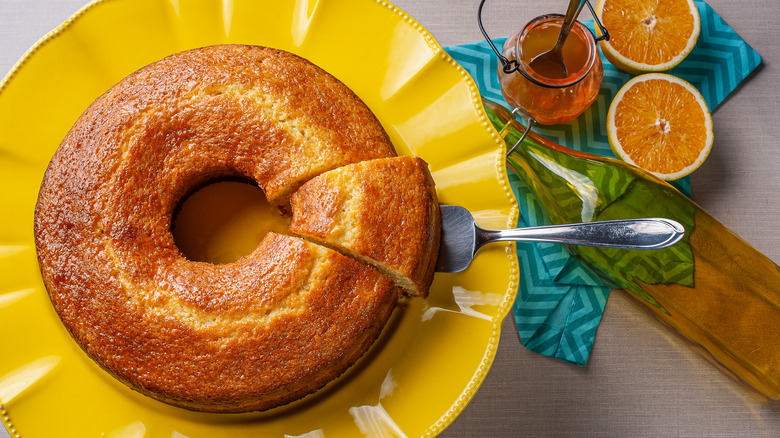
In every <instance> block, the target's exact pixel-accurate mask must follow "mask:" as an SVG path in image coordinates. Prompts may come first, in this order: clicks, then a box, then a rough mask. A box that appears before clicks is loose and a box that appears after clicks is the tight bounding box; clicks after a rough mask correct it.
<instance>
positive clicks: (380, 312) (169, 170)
mask: <svg viewBox="0 0 780 438" xmlns="http://www.w3.org/2000/svg"><path fill="white" fill-rule="evenodd" d="M393 156H395V151H394V149H393V146H392V144H391V142H390V140H389V139H388V136H387V135H386V133H385V131H384V130H383V128H382V126H381V125H380V123H379V122H378V121H377V119H376V118H375V117H374V115H373V114H372V113H371V111H370V110H369V109H368V108H367V107H366V105H365V104H364V103H363V102H362V101H361V100H360V99H359V98H358V97H357V96H356V95H355V94H354V93H353V92H352V91H350V90H349V89H348V88H347V87H346V86H345V85H344V84H342V83H341V82H339V81H338V80H337V79H336V78H334V77H333V76H331V75H330V74H328V73H326V72H325V71H323V70H322V69H320V68H318V67H317V66H315V65H314V64H312V63H310V62H309V61H307V60H305V59H303V58H300V57H298V56H296V55H293V54H290V53H287V52H284V51H281V50H276V49H270V48H264V47H255V46H237V45H223V46H212V47H206V48H201V49H195V50H190V51H186V52H181V53H178V54H175V55H172V56H169V57H167V58H165V59H163V60H161V61H159V62H156V63H154V64H150V65H149V66H147V67H144V68H142V69H140V70H138V71H137V72H135V73H133V74H131V75H130V76H128V77H127V78H125V79H123V80H122V81H120V82H119V83H118V84H117V85H116V86H114V87H113V88H111V89H110V90H108V91H107V92H106V93H105V94H104V95H102V96H101V97H99V98H98V99H97V100H96V101H95V102H94V103H93V104H92V105H91V106H90V107H89V108H88V109H87V110H86V111H85V113H84V114H83V115H82V116H81V117H80V118H79V119H78V121H77V122H76V123H75V125H74V126H73V127H72V129H71V130H70V131H69V132H68V134H67V136H66V137H65V139H64V140H63V141H62V143H61V144H60V146H59V148H58V149H57V151H56V153H55V154H54V156H53V158H52V160H51V162H50V164H49V166H48V168H47V170H46V173H45V175H44V178H43V183H42V186H41V189H40V193H39V197H38V203H37V205H36V210H35V242H36V247H37V251H38V260H39V264H40V268H41V273H42V277H43V281H44V283H45V285H46V288H47V290H48V293H49V296H50V298H51V302H52V304H53V306H54V309H55V310H56V312H57V313H58V315H59V317H60V319H61V320H62V322H63V324H64V326H65V327H66V329H67V330H68V331H69V332H70V333H71V335H72V336H73V338H74V339H75V340H76V342H77V343H78V344H79V345H80V346H81V348H82V349H83V350H84V351H85V352H86V353H87V354H88V355H89V356H90V357H92V358H93V359H94V360H95V361H96V362H97V363H98V364H100V366H101V367H102V368H104V369H105V370H106V371H108V372H109V373H111V374H112V375H114V376H115V377H116V378H118V379H119V380H121V381H123V382H124V383H126V384H127V385H129V386H130V387H131V388H133V389H135V390H138V391H140V392H142V393H144V394H147V395H149V396H151V397H154V398H156V399H158V400H162V401H164V402H167V403H170V404H173V405H176V406H180V407H184V408H188V409H193V410H201V411H209V412H245V411H252V410H264V409H269V408H273V407H276V406H279V405H282V404H285V403H288V402H290V401H292V400H295V399H297V398H300V397H302V396H304V395H306V394H309V393H311V392H313V391H315V390H317V389H318V388H320V387H322V386H323V385H325V384H326V383H327V382H328V381H330V380H332V379H334V378H336V377H337V376H339V375H340V374H341V373H343V372H344V371H345V370H346V369H347V368H348V367H349V366H350V365H351V364H353V363H354V362H355V361H356V360H357V359H358V358H359V357H360V356H361V355H363V354H364V353H365V352H366V351H367V349H368V348H369V346H370V345H371V344H372V343H373V342H374V340H375V339H376V338H377V337H378V335H379V333H380V331H381V330H382V327H383V326H384V325H385V323H386V321H387V320H388V318H389V316H390V314H391V312H392V310H393V308H394V307H395V304H396V302H397V298H398V294H399V290H398V288H397V286H396V285H395V284H394V282H393V280H392V279H390V278H389V277H387V276H386V275H384V274H382V273H380V272H379V271H377V270H375V269H374V268H372V267H370V266H368V265H366V264H364V263H361V262H359V261H356V260H354V259H352V258H350V257H347V256H346V255H343V254H340V253H339V252H338V251H335V250H333V249H329V248H327V247H324V246H321V245H318V244H316V243H312V242H309V241H307V240H304V239H301V238H299V237H292V236H288V235H281V234H276V233H272V232H269V233H268V234H267V235H266V236H265V238H264V239H263V240H262V242H261V243H260V245H259V246H258V247H257V248H256V249H255V250H254V251H253V252H251V253H250V254H249V255H246V256H244V257H242V258H239V259H238V260H237V261H235V262H231V263H222V264H210V263H205V262H196V261H192V260H188V259H187V258H186V257H184V256H183V255H182V253H181V251H180V250H179V248H177V246H176V244H175V243H174V240H173V236H172V233H171V226H172V217H173V215H174V214H175V210H176V209H177V206H178V204H179V203H180V202H181V200H182V198H184V197H185V196H186V195H188V194H190V193H192V192H193V191H194V190H196V189H198V188H199V187H201V186H202V185H203V184H205V183H207V182H210V181H214V180H217V179H220V178H236V177H238V178H243V179H248V180H252V181H255V182H256V183H257V184H258V186H259V187H260V188H261V189H262V190H263V192H264V193H265V195H266V196H267V198H268V200H269V201H270V202H271V203H272V204H273V205H275V206H276V207H278V208H279V210H280V211H283V212H286V211H289V198H290V194H292V193H293V192H295V191H296V190H297V189H298V188H299V187H300V186H301V185H302V184H304V183H305V182H306V181H308V180H311V179H312V178H315V177H316V176H317V175H320V174H322V173H323V172H327V171H329V170H332V169H337V168H341V167H343V166H346V165H350V164H352V163H359V162H363V161H367V160H376V159H382V158H389V157H393ZM369 162H371V161H369ZM416 163H418V164H416V165H417V166H419V165H420V164H419V162H416ZM393 169H395V168H392V169H390V168H388V170H387V171H388V172H394V171H395V170H393ZM399 169H400V168H399ZM426 171H427V170H426ZM382 178H385V179H386V178H388V177H387V176H382ZM420 181H422V182H424V183H425V188H424V190H425V191H428V192H430V191H431V190H432V188H431V186H430V179H428V180H426V181H423V180H420ZM404 187H407V188H408V186H406V185H405V186H404ZM394 192H395V191H394ZM402 199H405V198H402ZM402 199H399V202H403V200H402ZM429 207H430V206H429ZM399 208H400V206H399ZM414 208H417V207H414ZM426 214H427V216H425V218H426V219H425V220H431V221H432V220H433V219H434V216H433V214H432V213H431V212H426ZM429 225H430V224H429ZM350 226H352V225H350ZM358 226H359V227H366V226H371V225H369V224H366V223H363V222H361V223H359V224H358ZM421 226H422V224H421ZM428 228H430V227H426V228H425V230H426V231H425V233H428V234H430V231H428ZM420 230H421V231H422V228H421V229H420ZM428 234H426V235H425V236H424V237H419V238H415V240H414V242H416V243H415V244H420V245H433V244H435V245H436V247H438V241H435V242H434V241H433V240H435V239H433V237H432V235H428ZM406 237H407V236H404V238H406ZM424 251H430V249H427V250H424ZM432 251H433V254H435V253H436V251H437V250H436V249H435V248H434V249H432ZM421 260H422V261H421V263H424V264H425V265H426V266H423V267H422V268H421V270H420V271H416V270H414V269H412V271H411V272H412V273H414V275H417V277H419V278H420V280H419V281H421V282H422V283H421V284H422V285H425V284H426V283H429V282H430V277H431V276H432V269H433V262H431V261H430V260H428V259H426V258H423V259H421ZM426 269H428V270H430V271H431V272H427V271H426ZM423 271H425V272H423ZM417 277H412V278H417ZM415 281H418V280H415Z"/></svg>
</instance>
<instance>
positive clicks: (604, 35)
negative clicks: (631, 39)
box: [477, 0, 609, 88]
mask: <svg viewBox="0 0 780 438" xmlns="http://www.w3.org/2000/svg"><path fill="white" fill-rule="evenodd" d="M585 5H587V6H588V9H589V10H590V13H591V15H593V19H594V21H595V23H596V25H597V26H598V27H599V32H600V33H601V36H600V37H596V35H595V34H594V35H593V39H594V40H596V42H599V41H602V40H607V41H609V31H608V30H607V28H606V27H604V25H603V24H601V21H600V20H599V17H597V16H596V11H595V10H593V6H591V4H590V0H585ZM483 6H485V0H481V1H480V2H479V8H478V9H477V25H478V26H479V31H480V32H482V36H483V37H484V38H485V41H487V42H488V44H490V48H491V49H493V52H494V53H495V54H496V56H497V57H498V60H499V61H501V65H502V66H503V67H502V70H503V71H504V73H506V74H509V73H514V72H517V73H520V74H521V75H523V77H525V78H526V79H528V80H529V81H531V82H532V83H534V84H536V85H540V86H543V87H552V88H562V87H567V86H569V85H571V84H565V85H551V84H543V83H541V82H539V81H537V80H536V79H534V78H533V77H531V75H529V74H528V73H526V72H524V71H523V70H522V69H521V68H520V64H519V63H518V62H517V60H516V59H513V60H511V61H510V60H509V59H507V57H506V56H504V55H502V54H501V52H500V51H499V50H498V48H497V47H496V45H495V44H493V40H492V39H491V38H490V36H488V34H487V31H485V26H484V25H483V24H482V7H483Z"/></svg>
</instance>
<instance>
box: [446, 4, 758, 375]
mask: <svg viewBox="0 0 780 438" xmlns="http://www.w3.org/2000/svg"><path fill="white" fill-rule="evenodd" d="M696 6H697V7H698V9H699V14H700V16H701V34H700V36H699V41H698V43H697V44H696V47H695V48H694V49H693V51H692V52H691V53H690V55H688V57H687V58H686V59H685V60H684V61H683V62H682V63H680V64H679V65H678V66H677V67H675V68H674V69H673V70H671V71H670V72H669V73H671V74H673V75H675V76H679V77H681V78H683V79H685V80H687V81H688V82H690V83H691V84H693V85H694V86H695V87H696V88H697V89H698V90H699V91H700V92H701V93H702V95H703V96H704V99H705V101H706V102H707V105H708V106H709V108H710V109H711V110H713V109H715V107H717V106H718V104H720V103H721V102H722V101H723V100H724V99H725V98H726V96H728V94H729V93H731V92H732V91H733V90H734V89H735V88H736V86H737V85H738V84H739V83H740V82H741V81H742V80H744V79H745V78H746V77H747V76H748V75H749V74H750V73H751V72H752V71H753V70H754V69H755V68H756V67H758V65H759V64H760V63H761V57H760V56H759V55H758V53H756V52H755V51H754V50H753V49H752V48H751V47H750V46H749V45H748V44H747V43H745V41H743V40H742V38H740V37H739V35H737V33H736V32H734V31H733V30H732V29H731V28H730V27H729V26H728V25H727V24H726V23H725V22H724V21H723V20H722V19H721V18H720V17H719V16H718V14H716V13H715V11H714V10H713V9H712V8H711V7H710V6H709V5H707V4H706V3H704V2H701V1H697V2H696ZM585 24H586V25H588V27H590V28H591V29H593V22H592V21H591V22H585ZM504 41H505V38H503V39H497V40H494V42H495V44H496V46H497V47H501V46H502V45H503V43H504ZM445 50H447V52H448V53H449V54H450V55H451V56H452V57H453V58H454V59H455V60H456V61H458V62H459V63H460V64H461V65H462V66H463V67H464V68H465V69H466V70H467V71H468V72H469V73H470V74H471V76H472V77H473V78H474V80H475V81H476V82H477V85H478V87H479V90H480V92H481V93H482V95H483V96H485V97H486V98H488V99H492V100H494V101H496V102H500V103H504V104H506V103H505V102H504V100H503V97H502V96H501V90H500V88H499V84H498V78H497V76H496V66H497V63H498V60H497V58H496V56H495V54H494V53H493V52H492V50H491V49H490V47H489V46H488V44H487V42H485V41H482V42H478V43H474V44H466V45H461V46H452V47H448V48H446V49H445ZM601 60H602V62H603V63H604V81H603V83H602V86H601V91H600V92H599V96H598V98H597V99H596V101H595V103H594V104H593V105H592V106H591V107H590V108H589V109H588V110H587V111H586V112H585V113H583V114H582V115H581V116H580V117H578V118H577V119H575V120H573V121H571V122H569V123H564V124H559V125H555V126H546V127H536V128H534V130H535V131H536V132H537V133H538V134H541V135H542V136H544V137H547V138H549V139H550V140H553V141H555V142H557V143H559V144H562V145H565V146H569V147H571V148H574V149H578V150H582V151H586V152H591V153H595V154H601V155H608V156H612V151H611V150H610V148H609V141H608V140H607V132H606V114H607V110H608V109H609V104H610V102H611V101H612V98H613V96H614V95H615V94H616V93H617V91H618V90H619V89H620V87H621V86H622V85H623V84H625V83H626V82H627V81H628V80H629V79H630V78H631V77H632V75H630V74H628V73H625V72H623V71H620V70H618V69H617V68H615V67H614V66H612V65H611V64H610V63H609V62H608V61H607V60H606V58H604V56H603V55H602V57H601ZM510 183H511V185H512V188H513V190H514V192H515V195H516V196H517V199H518V201H519V204H520V218H519V221H518V226H520V227H523V226H534V225H543V224H546V223H547V220H546V218H545V217H544V215H543V213H542V211H541V209H540V207H539V204H537V202H536V200H535V199H534V197H533V195H532V194H531V192H530V191H529V190H528V188H527V186H526V185H525V183H524V182H523V181H521V180H520V179H519V178H517V177H514V175H512V174H511V172H510ZM675 185H676V186H677V188H678V189H680V190H681V191H682V192H683V193H686V194H688V195H690V180H689V179H688V178H684V179H682V180H679V181H676V182H675ZM517 251H518V256H519V257H520V261H521V263H520V266H521V268H520V269H521V281H520V286H519V290H518V295H517V300H516V301H515V305H514V313H515V320H516V321H517V329H518V331H519V333H520V338H521V339H522V342H523V345H525V346H526V348H528V349H530V350H532V351H535V352H537V353H541V354H544V355H547V356H551V357H555V358H558V359H561V360H564V361H566V362H571V363H575V364H578V365H584V364H585V363H586V362H587V360H588V357H589V356H590V351H591V348H592V347H593V340H594V338H595V336H596V329H597V328H598V325H599V322H600V321H601V315H602V313H603V311H604V306H605V305H606V302H607V297H608V296H609V288H608V287H606V286H604V284H603V282H602V281H601V280H600V279H599V278H598V277H596V276H595V275H593V274H592V273H591V272H590V271H589V270H588V269H587V268H585V267H584V266H583V265H582V264H580V263H579V261H578V260H577V259H575V258H574V257H572V256H571V254H570V253H569V252H568V251H567V250H566V249H565V248H564V247H562V246H561V245H556V244H544V243H518V244H517Z"/></svg>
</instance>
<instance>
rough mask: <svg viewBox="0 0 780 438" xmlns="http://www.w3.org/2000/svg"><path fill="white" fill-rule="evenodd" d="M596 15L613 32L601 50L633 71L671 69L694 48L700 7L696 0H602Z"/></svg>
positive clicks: (615, 63)
mask: <svg viewBox="0 0 780 438" xmlns="http://www.w3.org/2000/svg"><path fill="white" fill-rule="evenodd" d="M596 15H597V16H598V17H599V20H601V22H602V24H604V27H606V28H607V31H608V32H609V40H608V41H607V40H603V41H600V42H599V44H600V45H601V51H602V52H604V56H606V57H607V59H608V60H609V62H611V63H612V64H613V65H614V66H615V67H617V68H619V69H621V70H625V71H627V72H631V73H647V72H661V71H667V70H669V69H671V68H672V67H674V66H676V65H677V64H679V63H680V61H682V60H683V59H685V57H686V56H688V54H689V53H690V52H691V50H693V46H695V45H696V40H697V39H698V38H699V31H700V28H701V26H700V21H699V11H698V10H697V9H696V5H694V4H693V0H599V3H598V5H597V7H596Z"/></svg>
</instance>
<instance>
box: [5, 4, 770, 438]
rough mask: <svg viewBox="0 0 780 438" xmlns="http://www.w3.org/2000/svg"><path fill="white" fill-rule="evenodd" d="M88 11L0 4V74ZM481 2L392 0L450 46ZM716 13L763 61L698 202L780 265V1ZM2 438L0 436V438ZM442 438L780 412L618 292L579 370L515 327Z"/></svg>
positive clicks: (513, 18) (731, 109)
mask: <svg viewBox="0 0 780 438" xmlns="http://www.w3.org/2000/svg"><path fill="white" fill-rule="evenodd" d="M84 3H86V0H34V1H28V0H0V75H4V74H5V72H7V71H9V70H10V69H11V67H12V66H13V65H14V63H15V62H16V60H17V59H19V58H20V57H21V56H22V55H23V54H24V52H25V51H26V50H27V49H28V48H29V47H30V46H32V45H33V44H34V43H35V42H36V41H37V40H38V39H39V38H40V37H42V36H43V35H44V34H46V33H47V32H48V31H49V30H51V29H53V28H54V27H56V26H57V25H59V24H60V23H61V22H62V21H64V20H65V19H67V18H68V17H69V16H70V15H71V14H72V13H73V12H75V11H76V10H78V9H79V8H80V7H81V6H83V4H84ZM478 3H479V1H478V0H430V1H422V0H398V1H396V2H395V4H397V5H398V6H399V7H401V8H402V9H403V10H405V11H406V12H408V13H409V14H410V15H411V16H412V17H414V18H416V19H417V21H419V22H420V23H421V24H422V25H423V26H425V27H426V28H427V29H428V30H429V31H430V32H431V34H433V36H434V37H435V38H436V39H437V40H438V42H439V43H440V44H441V45H442V46H447V45H454V44H464V43H470V42H474V41H479V40H481V38H482V37H481V35H480V33H479V30H478V28H477V25H476V10H477V5H478ZM566 4H567V2H566V1H565V0H547V1H544V2H542V1H539V2H530V1H526V2H518V1H510V0H491V1H489V2H488V3H487V6H486V9H485V14H484V21H485V23H486V24H487V26H488V27H489V29H490V32H491V34H492V35H493V36H496V37H497V36H502V35H509V34H511V33H512V32H514V31H515V30H516V29H517V28H519V27H520V26H522V24H524V23H525V22H527V21H528V20H530V19H531V18H533V17H536V16H538V15H541V14H543V13H549V12H562V11H563V10H565V7H566ZM709 4H710V5H711V6H712V7H713V8H714V9H715V11H716V12H717V13H718V14H720V15H721V17H722V18H723V19H724V20H725V21H726V22H727V23H728V24H729V25H730V26H731V27H732V28H733V29H734V30H736V31H737V33H739V34H740V35H741V36H742V37H743V38H744V39H745V40H746V41H747V42H748V43H749V44H750V45H751V46H752V47H753V48H754V49H755V50H756V51H758V53H759V54H761V56H762V57H763V58H764V63H763V66H762V67H760V68H759V70H758V71H757V72H756V73H755V74H754V75H753V76H752V77H751V78H749V79H748V80H747V81H746V82H745V83H744V84H743V85H742V86H740V87H739V88H738V89H737V91H736V92H735V93H734V94H732V95H731V96H730V97H729V98H728V99H727V100H726V101H725V102H724V103H723V104H722V105H721V106H720V107H719V108H718V109H717V110H716V111H715V112H714V113H713V118H714V130H715V144H714V146H713V150H712V153H711V154H710V156H709V158H708V159H707V161H706V162H705V164H704V165H703V166H702V167H701V168H700V169H699V170H698V171H696V173H695V174H694V175H693V178H692V186H693V187H692V191H693V199H694V200H695V201H696V202H698V203H699V204H700V205H701V206H703V207H704V208H705V209H706V210H707V211H709V212H710V213H712V214H713V215H714V216H715V217H716V218H718V219H720V220H721V221H722V222H723V223H725V224H726V225H727V226H729V227H730V228H732V229H733V230H734V231H736V232H737V233H738V234H740V235H741V236H742V237H743V238H744V239H745V240H747V241H748V242H749V243H751V244H752V245H753V246H755V247H756V248H758V249H759V250H761V251H762V252H764V253H765V254H766V255H767V256H769V257H770V258H771V259H772V260H774V261H776V262H780V233H778V232H777V229H778V223H779V222H780V221H778V219H777V218H778V216H780V196H778V194H777V192H778V190H780V172H778V171H777V169H778V166H780V157H779V156H778V149H779V148H780V147H779V146H778V139H780V112H778V110H777V106H778V103H780V102H778V101H779V100H780V99H779V98H780V91H778V84H780V67H779V66H778V63H780V40H778V38H777V37H776V35H777V33H776V32H775V28H776V26H777V20H778V17H780V1H779V0H743V1H728V0H710V1H709ZM767 329H768V330H778V329H780V328H779V327H767ZM3 354H5V353H3ZM41 421H45V416H44V417H42V418H41ZM7 436H8V434H7V432H6V431H5V430H3V428H0V438H2V437H7ZM442 436H447V437H460V436H475V437H476V436H479V437H483V436H497V437H498V436H534V437H536V436H555V437H560V436H633V437H656V436H659V437H666V436H708V437H778V436H780V405H778V404H776V405H764V404H759V403H757V402H755V401H754V400H753V399H752V398H750V397H749V396H748V395H747V394H746V393H745V392H744V391H743V390H742V389H741V388H740V387H738V386H737V385H735V384H734V383H733V382H732V381H731V380H729V379H728V378H727V377H725V376H724V375H723V374H722V373H721V372H720V371H718V370H716V369H715V368H714V367H713V366H711V365H710V364H709V363H708V362H706V361H705V360H703V359H701V358H700V357H699V356H698V355H696V354H694V353H692V352H691V351H690V350H689V349H688V348H687V347H686V346H684V345H683V344H682V343H681V342H680V341H679V340H678V339H677V338H676V337H674V336H672V335H670V334H669V332H668V331H667V330H666V329H665V328H663V327H661V326H660V324H658V323H657V322H656V321H655V320H653V319H652V318H650V317H649V316H647V315H646V314H645V313H644V312H641V311H639V310H638V309H637V308H636V307H635V306H634V304H633V303H631V302H630V301H629V300H628V299H627V298H626V297H625V296H624V295H623V294H621V293H613V294H612V295H611V296H610V298H609V301H608V303H607V307H606V311H605V313H604V318H603V320H602V323H601V326H600V328H599V331H598V335H597V337H596V342H595V345H594V348H593V353H592V356H591V359H590V361H589V362H588V364H587V366H584V367H576V366H573V365H568V364H565V363H562V362H560V361H557V360H554V359H550V358H547V357H543V356H540V355H537V354H535V353H531V352H529V351H527V350H525V349H524V348H523V346H522V345H521V344H520V340H519V338H518V335H517V332H516V330H515V328H514V320H513V319H512V317H511V316H510V317H508V318H507V319H506V321H505V322H504V325H503V332H502V336H501V340H500V344H499V349H498V353H497V356H496V359H495V362H494V364H493V367H492V368H491V370H490V372H489V374H488V376H487V378H486V380H485V382H484V383H483V385H482V387H481V388H480V389H479V391H478V392H477V394H476V396H475V397H474V399H473V400H472V401H471V402H470V403H469V405H468V406H467V408H466V409H465V410H464V412H463V413H462V414H461V415H460V416H459V417H458V418H457V419H456V420H455V422H454V423H453V424H452V425H451V426H450V427H449V428H448V429H447V430H446V431H445V432H444V433H443V434H442Z"/></svg>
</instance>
